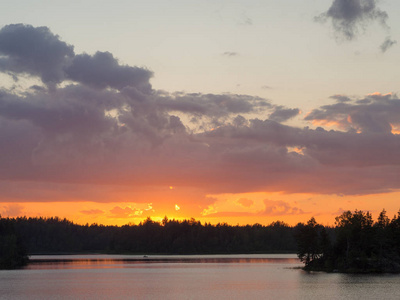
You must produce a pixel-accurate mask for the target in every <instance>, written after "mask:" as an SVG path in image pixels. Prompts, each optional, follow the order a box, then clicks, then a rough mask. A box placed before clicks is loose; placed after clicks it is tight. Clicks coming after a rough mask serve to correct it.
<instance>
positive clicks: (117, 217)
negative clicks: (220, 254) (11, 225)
mask: <svg viewBox="0 0 400 300" xmlns="http://www.w3.org/2000/svg"><path fill="white" fill-rule="evenodd" d="M399 196H400V192H393V193H386V194H378V195H363V196H338V195H316V194H283V193H242V194H218V195H208V197H210V199H213V202H212V203H210V204H208V205H205V206H203V208H201V209H200V208H199V207H197V208H196V207H188V208H186V206H189V205H190V204H189V203H188V202H187V203H186V204H185V207H184V208H182V206H179V205H177V204H174V205H170V204H167V203H165V204H161V203H158V202H156V201H155V200H154V199H153V200H152V201H153V202H152V203H126V202H115V203H114V202H112V203H95V202H21V203H11V202H10V203H2V206H0V214H1V215H2V216H3V217H17V216H26V217H59V218H62V219H63V218H66V219H68V220H71V221H73V222H74V223H77V224H87V223H88V224H93V223H97V224H103V225H118V226H122V225H126V224H129V223H131V224H139V223H140V222H143V221H144V220H146V219H147V218H148V217H150V218H151V219H152V220H153V221H156V222H161V221H162V220H163V219H164V217H165V216H166V217H167V218H168V219H175V220H190V219H191V218H194V219H196V220H197V221H200V222H202V223H203V224H204V222H209V223H211V224H217V223H228V224H231V225H237V224H239V225H247V224H249V225H253V224H255V223H259V224H262V225H268V224H271V223H272V222H275V221H278V220H279V221H282V222H285V223H287V224H289V225H292V226H294V225H296V224H297V223H299V222H303V223H304V222H307V221H308V220H309V219H310V218H311V217H315V218H316V220H317V222H319V223H320V224H323V225H334V222H335V217H336V216H338V215H340V214H341V213H342V212H343V211H345V210H351V211H354V210H355V209H360V210H364V211H370V212H371V213H372V215H373V217H374V218H375V219H376V218H377V216H378V214H379V213H380V212H381V211H382V209H385V210H386V211H387V213H388V216H389V218H392V217H393V215H395V214H397V212H398V211H399V209H400V205H399V204H398V199H399ZM376 199H380V201H376ZM178 207H179V209H177V208H178Z"/></svg>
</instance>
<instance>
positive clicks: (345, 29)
mask: <svg viewBox="0 0 400 300" xmlns="http://www.w3.org/2000/svg"><path fill="white" fill-rule="evenodd" d="M387 19H388V14H387V13H386V12H385V11H382V10H381V9H380V8H379V7H378V1H377V0H333V2H332V4H331V6H330V7H329V9H328V10H327V11H326V12H324V13H323V14H321V15H320V16H318V17H317V18H316V20H317V21H322V22H325V21H331V22H332V26H333V29H334V30H335V32H336V34H337V35H338V37H340V38H344V39H347V40H353V39H354V38H355V37H357V35H358V34H359V33H360V32H363V31H364V30H365V28H366V27H367V26H368V25H369V23H371V22H375V21H377V22H379V23H380V24H381V25H382V26H384V27H387V25H386V21H387Z"/></svg>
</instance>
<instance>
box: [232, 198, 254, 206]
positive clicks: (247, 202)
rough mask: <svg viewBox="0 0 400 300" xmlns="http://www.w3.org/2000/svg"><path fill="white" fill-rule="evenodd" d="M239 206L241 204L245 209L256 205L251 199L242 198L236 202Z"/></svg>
mask: <svg viewBox="0 0 400 300" xmlns="http://www.w3.org/2000/svg"><path fill="white" fill-rule="evenodd" d="M236 202H237V203H238V204H240V205H241V206H243V207H247V208H249V207H251V206H252V205H253V204H254V201H253V200H251V199H247V198H240V199H239V200H237V201H236Z"/></svg>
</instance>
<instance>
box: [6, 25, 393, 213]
mask: <svg viewBox="0 0 400 300" xmlns="http://www.w3.org/2000/svg"><path fill="white" fill-rule="evenodd" d="M7 28H8V27H6V29H7ZM10 28H12V27H10ZM15 28H16V29H15ZM15 28H14V29H13V30H10V29H7V30H5V29H4V28H3V29H1V30H0V45H4V40H6V39H5V38H4V35H2V32H8V31H9V32H8V33H7V34H8V35H7V36H8V37H9V36H13V37H14V38H15V39H16V38H19V37H20V36H21V35H20V31H19V30H22V31H23V32H25V31H29V32H30V31H32V32H34V34H38V37H37V40H38V41H39V42H38V43H39V45H41V46H42V47H46V49H47V50H46V51H48V52H49V56H50V57H52V56H54V57H57V58H59V59H54V60H50V61H49V65H46V67H43V66H42V65H41V64H39V62H40V59H39V61H38V62H35V63H33V62H32V61H36V58H35V57H34V58H32V55H33V54H32V55H31V54H29V53H26V51H25V50H24V51H22V50H23V49H25V48H24V47H26V44H25V41H22V42H21V43H22V44H23V45H22V48H21V49H22V50H21V49H20V48H19V47H17V45H14V46H13V47H12V48H10V49H9V50H7V51H8V52H4V51H5V50H4V49H5V48H1V47H0V49H3V50H1V51H3V52H2V54H3V55H5V56H3V58H4V57H5V58H6V60H7V61H9V63H10V64H11V62H12V63H13V64H18V66H19V69H18V70H19V71H18V72H17V69H14V71H12V72H14V73H15V74H16V76H20V75H21V74H22V73H24V74H30V76H32V77H34V78H37V77H38V78H40V79H42V80H43V83H44V86H43V87H37V88H30V89H26V90H25V91H24V92H23V93H15V92H14V91H13V90H11V89H10V90H7V89H6V88H3V89H1V91H0V144H1V145H2V147H1V148H0V187H1V190H2V195H1V197H2V198H1V199H8V200H9V201H21V199H24V198H26V199H30V201H32V200H37V201H51V199H54V198H55V197H56V196H58V197H59V198H60V199H63V200H65V201H72V200H73V201H83V200H84V199H87V200H90V201H95V202H96V201H97V202H112V201H114V200H113V199H114V198H113V196H112V195H113V193H115V191H116V190H117V191H121V190H124V189H126V188H127V187H129V191H127V192H126V193H124V194H123V196H121V197H120V198H123V199H129V198H130V197H131V196H130V192H133V191H135V190H140V189H141V188H143V187H146V188H149V189H151V187H153V188H159V189H161V187H165V189H168V187H169V186H174V187H176V190H174V191H173V192H174V193H175V192H176V193H178V192H179V191H180V190H181V189H183V188H190V189H192V190H194V191H196V193H193V194H190V193H189V192H187V194H185V196H186V199H191V200H190V201H192V202H193V203H194V202H195V203H196V207H201V208H199V209H201V210H202V209H204V205H205V204H204V205H203V206H202V203H206V201H207V200H204V199H205V197H204V195H207V194H218V193H239V192H285V193H302V192H304V193H323V194H332V193H336V194H365V193H377V192H389V191H392V190H394V189H399V188H400V182H399V181H398V174H399V172H400V158H399V155H398V149H400V135H399V134H396V131H395V130H394V128H399V126H400V100H399V99H398V98H397V96H396V95H393V94H379V93H374V94H370V95H367V96H365V97H361V98H356V99H353V98H350V97H348V96H346V95H339V94H336V95H334V96H332V97H331V98H332V99H333V100H335V103H334V104H331V105H325V106H321V107H319V108H316V109H315V110H313V111H311V112H310V113H309V114H307V116H306V117H305V121H306V122H310V123H313V126H319V127H316V128H314V127H313V128H314V129H313V128H310V127H305V128H300V127H294V126H288V125H284V124H281V122H284V121H286V120H289V119H290V118H292V117H294V116H296V115H298V114H299V110H298V109H297V108H293V109H292V108H285V107H282V106H279V105H274V104H273V103H271V101H269V100H268V99H264V98H261V97H254V96H248V95H236V94H202V93H183V92H176V93H168V92H165V91H160V90H155V89H153V88H152V87H151V85H150V84H149V78H150V76H151V72H149V71H148V70H147V69H145V68H137V67H130V66H126V65H122V64H120V63H119V62H118V60H117V59H116V58H114V57H113V55H112V54H110V53H107V52H97V53H96V54H94V55H93V56H91V55H87V54H74V53H73V52H68V51H67V52H65V53H67V54H68V55H65V54H62V53H64V52H62V51H60V49H64V50H68V49H73V48H72V46H69V45H67V44H66V43H64V42H61V41H60V39H59V38H58V37H57V36H56V35H53V34H51V33H50V31H49V30H48V29H46V28H44V29H43V28H42V27H38V28H34V27H32V26H29V25H17V26H16V27H15ZM17 29H18V30H17ZM4 30H5V31H4ZM46 36H47V39H48V40H51V41H52V42H51V43H50V42H48V40H46V39H45V38H44V37H46ZM2 37H3V38H2ZM2 43H3V44H2ZM54 45H58V46H57V47H55V46H54ZM7 49H8V48H7ZM71 51H72V50H71ZM53 52H54V53H53ZM60 53H61V54H62V55H61V54H60ZM80 60H81V61H82V64H77V62H78V61H80ZM75 68H76V69H75ZM49 70H51V71H52V72H55V73H56V74H58V75H59V76H58V77H57V76H56V77H54V78H56V79H55V80H53V81H49V82H50V83H53V86H52V88H47V86H46V85H47V84H48V82H47V81H46V80H47V79H43V78H47V77H45V76H44V74H47V73H46V72H47V71H49ZM78 70H79V72H78ZM1 71H3V72H5V73H7V72H10V68H2V69H1ZM111 75H112V76H111ZM117 79H118V80H117ZM266 116H269V118H266ZM329 125H334V126H333V127H329ZM323 127H324V128H323ZM293 149H301V153H296V152H295V151H292V150H293ZM168 191H170V190H169V189H168ZM162 193H165V192H164V191H163V192H159V194H157V195H161V194H162ZM194 194H195V195H194ZM146 195H150V192H149V193H148V194H146ZM182 195H183V194H182ZM199 195H201V197H200V196H199ZM196 197H197V198H196ZM120 198H119V199H120ZM182 198H184V197H182ZM41 199H42V200H41ZM143 199H144V198H143ZM193 199H195V200H193ZM26 201H28V200H26ZM151 201H153V200H151ZM157 201H158V203H160V202H162V201H163V200H162V199H160V200H157ZM166 201H167V200H166ZM168 201H171V203H170V204H172V206H171V205H170V206H168V207H174V206H173V205H174V204H175V203H176V201H177V200H176V199H172V198H171V199H169V200H168ZM185 201H189V200H181V199H179V203H180V204H182V206H185V207H188V206H189V205H188V202H185ZM121 202H122V201H121ZM158 203H157V204H158ZM242 204H244V205H248V203H247V204H246V203H245V202H243V203H242ZM269 204H270V205H269V206H268V207H270V208H269V211H268V212H269V213H276V209H278V208H276V209H275V208H273V207H275V206H276V207H283V208H282V209H283V210H285V209H286V211H287V212H288V213H289V212H290V211H291V212H292V213H294V212H295V211H296V210H294V208H288V207H286V208H285V205H284V204H282V203H269ZM274 205H275V206H274ZM274 209H275V210H274ZM279 209H281V208H279ZM290 209H292V210H290ZM138 212H139V211H138V210H135V209H134V208H130V207H125V208H121V207H119V206H116V207H114V208H113V209H112V210H111V211H110V213H111V214H112V215H113V216H115V217H128V216H133V215H135V214H136V213H138Z"/></svg>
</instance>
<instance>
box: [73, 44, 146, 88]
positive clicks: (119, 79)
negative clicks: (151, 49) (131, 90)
mask: <svg viewBox="0 0 400 300" xmlns="http://www.w3.org/2000/svg"><path fill="white" fill-rule="evenodd" d="M65 72H66V75H67V78H68V79H71V80H74V81H76V82H81V83H83V84H86V85H89V86H92V87H95V88H101V89H104V88H107V87H110V88H115V89H118V90H121V89H123V88H124V87H126V86H133V87H138V88H139V89H146V90H148V89H150V88H151V86H150V84H149V79H150V77H151V76H152V72H150V71H148V70H146V69H143V68H138V67H130V66H123V65H120V64H119V63H118V60H117V59H115V58H114V57H113V55H112V54H111V53H110V52H99V51H98V52H96V53H95V54H94V55H93V56H92V55H89V54H80V55H76V56H75V57H74V58H73V60H72V61H71V63H70V65H68V67H67V68H66V70H65Z"/></svg>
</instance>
